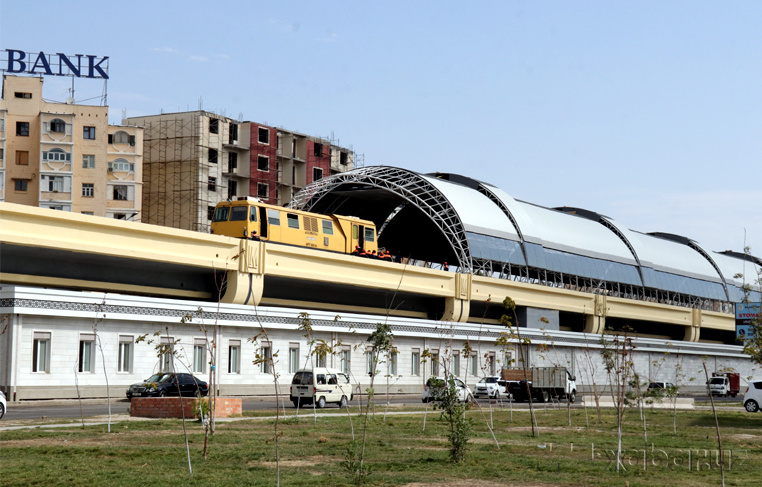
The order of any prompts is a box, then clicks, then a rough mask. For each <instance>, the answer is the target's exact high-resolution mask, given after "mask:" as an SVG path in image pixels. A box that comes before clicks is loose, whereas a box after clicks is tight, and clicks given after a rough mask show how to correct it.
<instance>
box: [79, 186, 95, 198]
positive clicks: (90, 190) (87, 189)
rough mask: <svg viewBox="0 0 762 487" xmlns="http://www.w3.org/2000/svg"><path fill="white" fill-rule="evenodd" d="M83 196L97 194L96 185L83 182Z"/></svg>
mask: <svg viewBox="0 0 762 487" xmlns="http://www.w3.org/2000/svg"><path fill="white" fill-rule="evenodd" d="M82 196H86V197H93V196H95V185H94V184H93V183H82Z"/></svg>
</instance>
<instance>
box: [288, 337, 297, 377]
mask: <svg viewBox="0 0 762 487" xmlns="http://www.w3.org/2000/svg"><path fill="white" fill-rule="evenodd" d="M297 370H299V344H298V343H291V344H289V346H288V373H289V374H293V373H296V371H297Z"/></svg>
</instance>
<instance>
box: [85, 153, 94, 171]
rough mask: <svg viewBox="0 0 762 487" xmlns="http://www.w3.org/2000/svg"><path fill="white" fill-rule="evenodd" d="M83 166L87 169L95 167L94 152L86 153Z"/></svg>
mask: <svg viewBox="0 0 762 487" xmlns="http://www.w3.org/2000/svg"><path fill="white" fill-rule="evenodd" d="M82 167H83V168H85V169H94V168H95V156H94V155H92V154H84V155H83V156H82Z"/></svg>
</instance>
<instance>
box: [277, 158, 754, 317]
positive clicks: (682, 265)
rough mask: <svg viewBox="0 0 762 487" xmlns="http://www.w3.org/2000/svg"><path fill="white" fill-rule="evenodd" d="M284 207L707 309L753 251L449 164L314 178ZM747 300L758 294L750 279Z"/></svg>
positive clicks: (497, 271)
mask: <svg viewBox="0 0 762 487" xmlns="http://www.w3.org/2000/svg"><path fill="white" fill-rule="evenodd" d="M289 206H291V207H292V208H297V209H303V210H308V211H314V212H318V213H335V214H340V215H349V216H357V217H360V218H364V219H368V220H372V221H373V222H375V224H376V227H377V228H378V234H379V235H378V239H379V247H386V248H387V249H389V250H390V251H391V252H392V253H393V254H395V255H398V256H400V257H402V258H406V259H407V261H408V262H413V263H423V264H424V265H431V266H433V267H438V266H441V265H442V264H443V263H444V262H447V263H449V265H450V266H451V267H454V266H456V267H458V268H459V270H460V271H461V272H473V273H476V274H480V275H489V276H493V277H498V278H505V279H514V280H521V281H526V282H534V283H537V284H544V285H550V286H557V287H565V288H568V289H574V290H580V291H586V292H596V293H603V294H607V295H615V296H622V297H630V298H635V299H647V300H653V301H656V302H664V303H667V304H677V305H683V306H690V307H699V308H704V309H714V310H717V311H721V310H724V311H728V309H727V303H733V302H738V301H741V300H742V299H743V297H744V295H743V289H742V286H743V285H744V279H743V278H742V277H737V276H739V275H742V276H746V282H752V281H754V280H755V278H756V276H757V275H759V274H758V272H759V270H760V269H762V260H760V259H759V258H756V257H753V256H750V255H748V254H743V253H738V252H730V251H725V252H713V251H708V250H706V249H704V248H703V247H701V245H699V244H698V243H697V242H695V241H693V240H690V239H688V238H685V237H681V236H678V235H673V234H666V233H642V232H638V231H634V230H630V229H628V228H625V227H623V226H621V225H620V224H618V223H617V222H616V221H615V220H613V219H612V218H609V217H607V216H604V215H600V214H598V213H595V212H592V211H588V210H584V209H580V208H569V207H562V208H545V207H541V206H538V205H534V204H531V203H527V202H524V201H520V200H516V199H514V198H512V197H511V196H510V195H509V194H507V193H505V192H504V191H502V190H501V189H499V188H497V187H495V186H493V185H491V184H488V183H484V182H481V181H476V180H474V179H471V178H467V177H464V176H460V175H456V174H442V173H436V174H418V173H415V172H413V171H409V170H405V169H400V168H395V167H389V166H372V167H365V168H359V169H355V170H353V171H349V172H346V173H342V174H337V175H334V176H331V177H328V178H324V179H320V180H318V181H316V182H314V183H312V184H310V185H309V186H307V187H305V188H304V189H303V190H302V191H300V192H299V193H298V194H297V195H296V196H295V197H294V200H293V201H292V202H291V203H290V205H289ZM751 299H752V300H753V301H759V300H760V293H759V287H758V286H756V287H755V289H754V291H753V295H752V296H751Z"/></svg>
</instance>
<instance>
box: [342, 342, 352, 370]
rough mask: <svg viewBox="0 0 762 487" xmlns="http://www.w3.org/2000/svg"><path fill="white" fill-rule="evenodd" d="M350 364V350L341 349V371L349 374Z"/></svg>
mask: <svg viewBox="0 0 762 487" xmlns="http://www.w3.org/2000/svg"><path fill="white" fill-rule="evenodd" d="M351 366H352V350H349V349H346V348H345V349H344V350H342V351H341V371H342V372H344V373H345V374H346V375H349V371H350V368H351Z"/></svg>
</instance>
